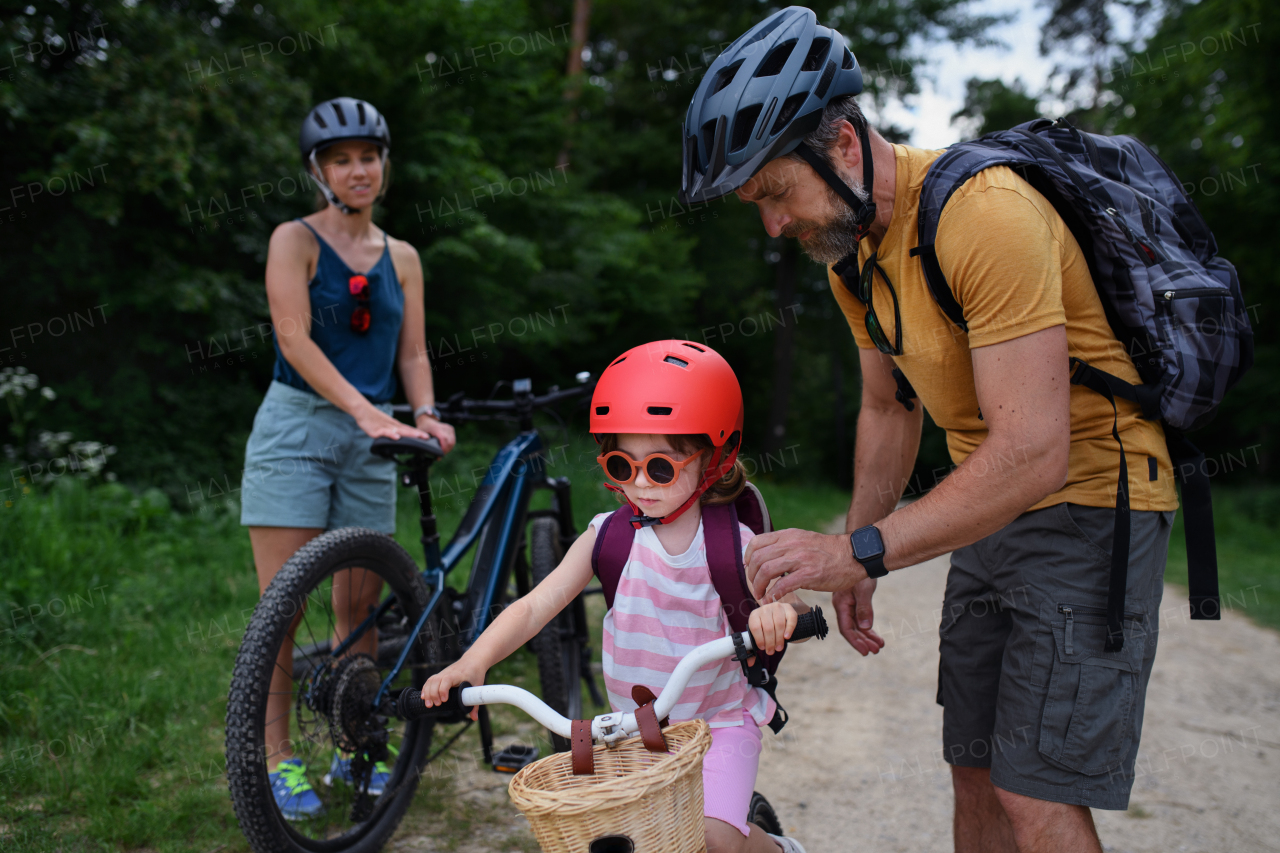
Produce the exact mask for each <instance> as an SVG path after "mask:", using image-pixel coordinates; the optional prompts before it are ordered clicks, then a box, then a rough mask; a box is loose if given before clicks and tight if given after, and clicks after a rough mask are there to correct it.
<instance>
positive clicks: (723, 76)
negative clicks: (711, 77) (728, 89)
mask: <svg viewBox="0 0 1280 853" xmlns="http://www.w3.org/2000/svg"><path fill="white" fill-rule="evenodd" d="M745 61H746V60H743V59H739V60H738V61H737V62H734V63H732V64H731V65H726V66H725V67H724V68H721V69H720V73H719V74H717V75H716V81H715V83H714V84H712V86H711V91H710V92H708V93H707V97H708V98H709V97H711V96H712V95H714V94H715V93H716V92H719V91H720V90H721V89H723V88H724V87H725V86H728V85H729V84H730V83H732V82H733V77H734V75H735V74H737V73H738V69H739V68H741V67H742V63H743V62H745Z"/></svg>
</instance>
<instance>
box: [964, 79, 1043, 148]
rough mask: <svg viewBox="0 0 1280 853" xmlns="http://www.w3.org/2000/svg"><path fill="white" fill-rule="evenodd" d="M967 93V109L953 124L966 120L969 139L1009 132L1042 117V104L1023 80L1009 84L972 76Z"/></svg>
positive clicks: (965, 95) (965, 99) (967, 85)
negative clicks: (1004, 131) (997, 132)
mask: <svg viewBox="0 0 1280 853" xmlns="http://www.w3.org/2000/svg"><path fill="white" fill-rule="evenodd" d="M964 90H965V91H964V106H962V107H961V108H960V109H959V110H957V111H956V112H954V113H952V115H951V123H952V124H956V123H957V122H960V121H962V120H964V121H963V123H964V125H965V126H966V127H967V128H968V130H967V133H966V136H965V138H966V139H974V138H976V137H979V136H985V135H986V134H988V133H991V132H992V131H993V130H1007V129H1009V128H1011V127H1013V126H1014V125H1016V124H1021V123H1022V122H1024V121H1031V120H1032V119H1034V118H1039V117H1040V106H1039V101H1038V100H1037V99H1036V98H1035V97H1034V96H1033V95H1031V94H1029V93H1028V92H1027V87H1026V84H1025V83H1023V82H1022V79H1021V78H1018V79H1017V80H1014V81H1013V85H1009V84H1008V83H1005V82H1004V81H1003V80H999V79H996V80H979V79H978V78H977V77H971V78H969V80H968V81H967V82H966V83H965V86H964Z"/></svg>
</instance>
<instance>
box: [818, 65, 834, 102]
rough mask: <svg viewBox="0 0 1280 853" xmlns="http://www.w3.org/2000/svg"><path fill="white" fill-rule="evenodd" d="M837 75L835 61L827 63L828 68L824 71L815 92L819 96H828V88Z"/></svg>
mask: <svg viewBox="0 0 1280 853" xmlns="http://www.w3.org/2000/svg"><path fill="white" fill-rule="evenodd" d="M835 77H836V64H835V62H828V63H827V70H826V71H823V72H822V79H820V80H819V81H818V88H816V89H814V90H813V94H815V95H817V96H818V97H819V98H822V97H826V94H827V88H828V87H829V86H830V85H831V81H832V80H834V79H835Z"/></svg>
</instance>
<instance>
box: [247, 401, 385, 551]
mask: <svg viewBox="0 0 1280 853" xmlns="http://www.w3.org/2000/svg"><path fill="white" fill-rule="evenodd" d="M378 408H379V409H381V410H382V411H384V412H387V413H388V414H390V413H391V404H390V403H381V404H379V405H378ZM372 443H373V439H371V438H370V437H369V436H367V435H365V433H364V431H363V430H361V429H360V427H358V426H356V421H355V418H353V417H351V415H348V414H347V413H346V412H344V411H342V410H341V409H339V408H338V407H337V406H335V405H333V404H332V403H330V402H329V401H328V400H325V399H324V398H323V397H319V396H317V395H315V394H312V393H311V392H309V391H301V390H299V389H297V388H293V387H291V386H289V385H285V384H284V383H282V382H272V383H271V387H270V388H269V389H267V396H266V397H265V398H263V400H262V405H261V406H259V407H258V414H257V415H256V416H255V417H254V419H253V432H252V433H250V435H249V444H248V446H246V447H245V451H244V477H243V479H242V481H241V484H240V523H241V524H243V525H245V526H252V527H319V528H323V529H325V530H334V529H336V528H339V527H370V528H372V529H374V530H379V531H381V532H383V533H395V529H396V466H395V463H394V462H392V461H391V460H390V459H383V458H381V457H378V456H374V455H373V454H372V453H370V452H369V447H370V445H371V444H372Z"/></svg>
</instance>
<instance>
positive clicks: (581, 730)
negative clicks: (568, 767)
mask: <svg viewBox="0 0 1280 853" xmlns="http://www.w3.org/2000/svg"><path fill="white" fill-rule="evenodd" d="M569 734H570V735H571V737H570V738H569V743H570V747H571V750H572V754H573V775H574V776H590V775H591V774H592V773H595V772H596V759H595V756H594V755H593V754H592V753H591V721H590V720H574V721H573V723H572V727H571V729H570V731H569Z"/></svg>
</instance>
